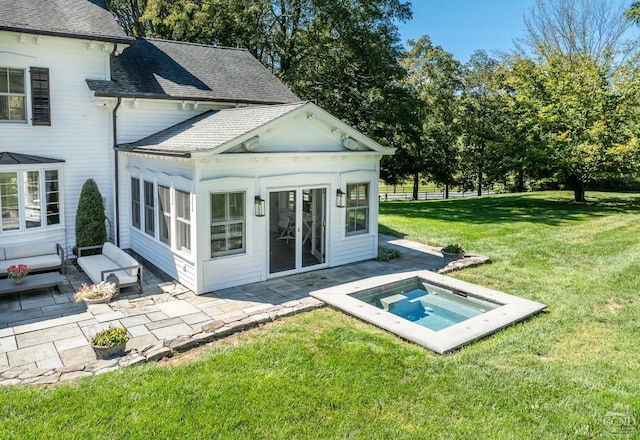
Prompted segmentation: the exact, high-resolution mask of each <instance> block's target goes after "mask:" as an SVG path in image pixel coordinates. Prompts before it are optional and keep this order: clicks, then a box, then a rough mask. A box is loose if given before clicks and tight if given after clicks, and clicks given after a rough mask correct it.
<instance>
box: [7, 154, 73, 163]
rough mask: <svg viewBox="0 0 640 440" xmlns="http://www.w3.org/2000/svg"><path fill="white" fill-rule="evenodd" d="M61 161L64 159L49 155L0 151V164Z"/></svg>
mask: <svg viewBox="0 0 640 440" xmlns="http://www.w3.org/2000/svg"><path fill="white" fill-rule="evenodd" d="M62 162H64V160H62V159H53V158H50V157H42V156H32V155H29V154H19V153H10V152H8V151H3V152H0V165H34V164H39V163H62Z"/></svg>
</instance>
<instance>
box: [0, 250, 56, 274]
mask: <svg viewBox="0 0 640 440" xmlns="http://www.w3.org/2000/svg"><path fill="white" fill-rule="evenodd" d="M14 264H26V265H27V266H29V268H31V270H41V269H47V268H49V267H55V266H60V265H61V264H62V261H61V258H60V255H58V254H54V255H37V256H35V257H29V258H18V259H15V260H4V261H3V262H2V264H0V275H5V274H6V273H7V268H8V267H9V266H13V265H14Z"/></svg>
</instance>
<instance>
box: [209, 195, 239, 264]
mask: <svg viewBox="0 0 640 440" xmlns="http://www.w3.org/2000/svg"><path fill="white" fill-rule="evenodd" d="M234 193H242V194H243V195H244V208H243V219H242V224H243V226H244V227H243V228H242V248H241V249H233V250H228V251H222V252H217V253H216V254H215V255H213V254H212V252H211V227H212V226H213V219H212V218H211V209H212V206H211V196H212V195H214V194H234ZM208 194H209V195H208V198H209V201H208V203H209V226H208V229H209V251H208V255H209V258H210V259H211V260H217V259H220V258H226V257H236V256H239V255H247V252H248V244H247V239H248V229H249V221H248V217H249V210H248V200H249V191H247V189H246V188H241V189H228V190H227V189H225V190H220V191H209V193H208ZM227 200H228V198H227ZM237 223H240V222H239V221H236V220H234V221H224V222H216V225H217V226H221V225H228V224H237Z"/></svg>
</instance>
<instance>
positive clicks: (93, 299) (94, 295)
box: [73, 281, 116, 304]
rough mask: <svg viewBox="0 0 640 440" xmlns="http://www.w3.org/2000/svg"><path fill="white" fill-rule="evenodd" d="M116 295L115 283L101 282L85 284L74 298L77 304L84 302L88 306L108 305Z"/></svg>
mask: <svg viewBox="0 0 640 440" xmlns="http://www.w3.org/2000/svg"><path fill="white" fill-rule="evenodd" d="M115 294H116V286H115V285H114V284H113V283H107V282H106V281H101V282H100V283H99V284H86V283H83V284H82V286H80V288H79V289H78V291H77V292H76V293H74V294H73V298H74V299H75V301H76V302H80V301H84V302H85V303H87V304H107V303H108V302H109V301H111V297H112V296H113V295H115Z"/></svg>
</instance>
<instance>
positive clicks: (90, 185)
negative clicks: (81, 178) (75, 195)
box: [76, 179, 107, 247]
mask: <svg viewBox="0 0 640 440" xmlns="http://www.w3.org/2000/svg"><path fill="white" fill-rule="evenodd" d="M105 241H107V226H106V224H105V216H104V204H103V203H102V196H101V195H100V190H99V189H98V185H97V184H96V182H95V181H94V180H93V179H88V180H87V181H86V182H85V183H84V185H82V191H81V192H80V200H78V210H77V211H76V246H77V247H82V246H95V245H99V244H103V243H104V242H105Z"/></svg>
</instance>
